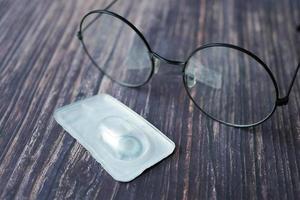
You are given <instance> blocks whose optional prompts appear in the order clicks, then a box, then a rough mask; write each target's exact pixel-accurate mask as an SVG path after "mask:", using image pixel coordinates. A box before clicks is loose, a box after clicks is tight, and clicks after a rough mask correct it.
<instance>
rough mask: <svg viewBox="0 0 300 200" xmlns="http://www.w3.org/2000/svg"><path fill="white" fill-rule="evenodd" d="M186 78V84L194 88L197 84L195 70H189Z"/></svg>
mask: <svg viewBox="0 0 300 200" xmlns="http://www.w3.org/2000/svg"><path fill="white" fill-rule="evenodd" d="M184 78H185V82H186V85H187V86H188V88H192V87H194V86H195V85H196V82H197V80H196V76H195V71H194V70H193V71H191V70H189V71H187V72H186V73H185V75H184Z"/></svg>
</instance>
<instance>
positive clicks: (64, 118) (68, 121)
mask: <svg viewBox="0 0 300 200" xmlns="http://www.w3.org/2000/svg"><path fill="white" fill-rule="evenodd" d="M54 118H55V120H56V121H57V122H58V123H59V124H60V125H61V126H62V127H63V128H64V129H65V130H66V131H67V132H68V133H70V134H71V135H72V136H73V137H74V138H75V139H76V140H77V141H78V142H79V143H80V144H81V145H82V146H84V147H85V148H86V149H87V150H88V151H89V152H90V153H91V155H92V156H93V157H94V158H95V159H96V160H97V161H98V162H99V163H100V164H101V165H102V167H103V168H104V169H105V170H106V171H107V172H108V173H109V174H110V175H111V176H112V177H113V178H114V179H116V180H118V181H122V182H128V181H131V180H133V179H134V178H136V177H137V176H138V175H140V174H141V173H142V172H143V171H144V170H145V169H147V168H149V167H151V166H152V165H154V164H156V163H157V162H159V161H160V160H162V159H164V158H165V157H167V156H169V155H170V154H171V153H172V152H173V150H174V148H175V144H174V142H172V141H171V140H170V139H169V138H167V137H166V136H165V135H164V134H163V133H161V132H160V131H159V130H158V129H157V128H155V127H154V126H153V125H152V124H150V123H149V122H148V121H146V120H145V119H144V118H142V117H141V116H140V115H138V114H137V113H135V112H134V111H132V110H131V109H130V108H128V107H127V106H126V105H124V104H122V103H121V102H120V101H118V100H117V99H115V98H113V97H111V96H109V95H107V94H100V95H96V96H93V97H89V98H87V99H84V100H80V101H78V102H75V103H72V104H70V105H67V106H64V107H61V108H59V109H57V110H56V111H55V113H54Z"/></svg>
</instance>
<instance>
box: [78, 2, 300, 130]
mask: <svg viewBox="0 0 300 200" xmlns="http://www.w3.org/2000/svg"><path fill="white" fill-rule="evenodd" d="M115 2H116V1H114V2H112V4H113V3H115ZM112 4H110V5H109V6H108V7H107V8H105V9H104V10H94V11H91V12H89V13H87V14H86V15H85V16H84V17H83V18H82V20H81V22H80V28H79V32H78V35H77V36H78V38H79V40H80V41H81V43H82V45H83V49H84V51H85V52H86V54H87V55H88V57H89V58H90V60H91V61H92V63H93V64H94V65H95V66H96V67H97V68H98V69H99V70H100V71H101V72H103V73H104V74H105V75H107V76H108V77H109V78H110V79H112V80H114V81H116V82H117V83H119V84H121V85H123V86H127V87H140V86H143V85H144V84H146V83H147V82H148V81H149V80H150V79H151V77H152V76H153V74H155V73H157V71H158V67H159V63H160V62H163V63H168V64H171V65H177V66H180V67H181V70H182V78H183V83H184V87H185V89H186V92H187V95H188V96H189V98H190V99H191V100H192V101H193V103H194V104H195V106H196V107H197V108H198V109H200V110H201V111H202V112H203V113H204V114H206V115H207V116H208V117H210V118H212V119H214V120H216V121H218V122H221V123H223V124H226V125H229V126H233V127H251V126H255V125H258V124H260V123H262V122H264V121H265V120H267V119H268V118H269V117H270V116H271V115H272V114H273V113H274V111H275V109H276V108H277V107H278V106H282V105H286V104H287V103H288V101H289V95H290V92H291V89H292V86H293V84H294V82H295V79H296V76H297V73H298V71H299V68H300V63H299V64H298V66H297V69H296V71H295V73H294V75H293V78H292V81H291V83H290V85H289V88H288V91H287V94H286V96H284V97H279V92H278V86H277V82H276V80H275V78H274V75H273V73H272V72H271V70H270V69H269V67H268V66H267V65H266V64H265V63H264V62H263V61H262V60H261V59H260V58H258V57H257V56H256V55H255V54H253V53H251V52H250V51H248V50H246V49H243V48H241V47H238V46H235V45H231V44H224V43H212V44H207V45H204V46H201V47H199V48H197V49H196V50H194V51H193V52H192V53H191V54H190V56H188V58H187V59H186V61H175V60H169V59H167V58H164V57H162V56H161V55H159V54H158V53H155V52H153V51H152V50H151V48H150V46H149V44H148V42H147V41H146V39H145V37H144V36H143V34H142V33H141V32H140V31H139V30H138V29H137V28H136V27H135V26H134V25H133V24H132V23H130V22H129V21H128V20H126V19H125V18H123V17H122V16H120V15H118V14H116V13H114V12H110V11H108V10H107V9H108V8H109V7H110V6H112Z"/></svg>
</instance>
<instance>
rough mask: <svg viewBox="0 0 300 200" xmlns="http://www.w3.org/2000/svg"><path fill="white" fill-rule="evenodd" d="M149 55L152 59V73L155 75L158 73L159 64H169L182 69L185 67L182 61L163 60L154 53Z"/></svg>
mask: <svg viewBox="0 0 300 200" xmlns="http://www.w3.org/2000/svg"><path fill="white" fill-rule="evenodd" d="M150 55H151V57H152V59H154V73H155V74H156V73H157V72H158V70H159V67H160V63H161V62H163V63H166V64H170V65H176V66H182V67H183V66H184V65H185V62H183V61H177V60H170V59H167V58H164V57H163V56H161V55H159V54H157V53H155V52H150Z"/></svg>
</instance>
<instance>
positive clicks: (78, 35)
mask: <svg viewBox="0 0 300 200" xmlns="http://www.w3.org/2000/svg"><path fill="white" fill-rule="evenodd" d="M77 37H78V39H79V40H82V34H81V31H78V32H77Z"/></svg>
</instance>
